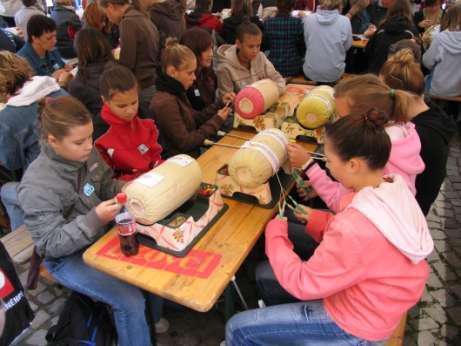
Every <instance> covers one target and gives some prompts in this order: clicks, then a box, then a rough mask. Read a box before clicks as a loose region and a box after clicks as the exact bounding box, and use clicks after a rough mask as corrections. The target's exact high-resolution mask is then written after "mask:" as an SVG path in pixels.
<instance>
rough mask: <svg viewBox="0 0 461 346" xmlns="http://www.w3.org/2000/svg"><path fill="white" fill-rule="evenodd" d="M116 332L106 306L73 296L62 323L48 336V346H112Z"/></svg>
mask: <svg viewBox="0 0 461 346" xmlns="http://www.w3.org/2000/svg"><path fill="white" fill-rule="evenodd" d="M115 339H116V331H115V327H114V323H113V320H112V316H111V314H110V312H109V308H108V306H107V305H106V304H104V303H100V302H95V301H93V300H91V299H90V298H88V297H87V296H84V295H82V294H80V293H77V292H72V294H71V295H70V297H69V298H68V299H67V301H66V303H65V305H64V308H63V310H62V312H61V314H60V315H59V320H58V323H57V324H56V325H54V326H52V327H51V328H50V329H49V330H48V333H47V334H46V340H47V341H48V346H84V345H85V346H112V345H113V343H114V341H115Z"/></svg>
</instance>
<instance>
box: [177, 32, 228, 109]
mask: <svg viewBox="0 0 461 346" xmlns="http://www.w3.org/2000/svg"><path fill="white" fill-rule="evenodd" d="M179 43H180V44H183V45H185V46H187V47H189V48H190V49H191V50H192V52H194V54H195V57H196V58H197V65H198V66H197V69H196V70H195V80H194V83H193V84H192V86H191V87H190V88H189V89H187V98H188V99H189V102H190V104H191V105H192V107H193V108H194V109H195V110H197V111H205V110H206V108H207V107H216V106H215V104H216V103H218V102H219V101H218V100H217V98H216V88H217V83H218V82H217V78H216V74H215V72H214V70H213V66H212V64H213V37H212V36H211V34H210V33H209V32H208V31H206V30H204V29H200V28H192V29H189V30H187V31H186V32H185V33H184V34H183V35H182V36H181V40H180V41H179ZM234 96H235V94H234V93H233V92H229V93H227V94H226V95H224V100H226V101H225V102H227V101H233V99H234ZM215 109H216V108H215Z"/></svg>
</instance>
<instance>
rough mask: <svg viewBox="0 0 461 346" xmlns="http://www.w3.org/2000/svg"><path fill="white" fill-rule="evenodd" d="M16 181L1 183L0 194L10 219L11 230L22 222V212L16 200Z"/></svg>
mask: <svg viewBox="0 0 461 346" xmlns="http://www.w3.org/2000/svg"><path fill="white" fill-rule="evenodd" d="M18 185H19V183H18V182H9V183H6V184H3V185H2V188H1V191H0V196H1V198H2V203H3V205H4V206H5V209H6V212H7V213H8V217H9V219H10V225H11V230H12V231H14V230H17V229H18V228H19V226H21V225H22V224H23V223H24V213H23V211H22V209H21V207H20V206H19V201H18V192H17V188H18Z"/></svg>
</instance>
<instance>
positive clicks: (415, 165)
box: [306, 122, 425, 211]
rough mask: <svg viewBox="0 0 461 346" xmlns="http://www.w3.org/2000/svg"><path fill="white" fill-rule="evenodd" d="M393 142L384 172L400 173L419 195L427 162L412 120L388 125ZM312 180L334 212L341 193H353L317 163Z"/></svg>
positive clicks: (310, 171) (312, 171)
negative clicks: (418, 180) (419, 180)
mask: <svg viewBox="0 0 461 346" xmlns="http://www.w3.org/2000/svg"><path fill="white" fill-rule="evenodd" d="M386 132H387V134H388V135H389V137H390V139H391V143H392V147H391V154H390V156H389V161H388V162H387V164H386V166H385V167H384V174H390V173H397V174H399V175H401V176H402V177H403V179H404V180H405V182H406V183H407V185H408V188H409V189H410V191H411V192H412V193H413V195H416V188H415V181H416V176H417V175H418V174H420V173H422V172H423V171H424V168H425V166H424V161H423V159H422V158H421V156H420V152H421V141H420V140H419V136H418V133H417V132H416V129H415V125H414V124H413V123H410V122H408V123H405V124H399V125H393V126H389V127H386ZM306 175H307V176H308V177H309V182H310V184H311V186H312V187H313V188H314V190H315V192H317V194H318V195H319V196H320V198H321V199H322V200H323V201H324V202H325V203H326V205H327V206H328V208H330V209H331V210H332V211H336V210H337V209H338V205H336V204H334V203H332V200H334V201H336V202H339V201H340V198H339V197H340V196H341V195H343V194H345V193H348V192H350V190H348V189H347V188H345V187H344V186H343V185H342V184H340V183H338V182H335V181H334V180H332V179H331V178H330V177H329V176H328V175H327V174H326V173H325V171H323V170H322V169H321V168H320V167H319V166H318V165H314V166H312V167H311V168H310V169H308V170H307V171H306Z"/></svg>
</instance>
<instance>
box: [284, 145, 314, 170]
mask: <svg viewBox="0 0 461 346" xmlns="http://www.w3.org/2000/svg"><path fill="white" fill-rule="evenodd" d="M310 158H311V156H310V155H309V154H308V153H307V152H306V150H304V148H303V147H302V146H300V145H299V144H295V143H288V159H289V160H290V163H291V167H293V168H301V167H302V166H303V165H304V164H305V163H306V162H307V161H309V159H310Z"/></svg>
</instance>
